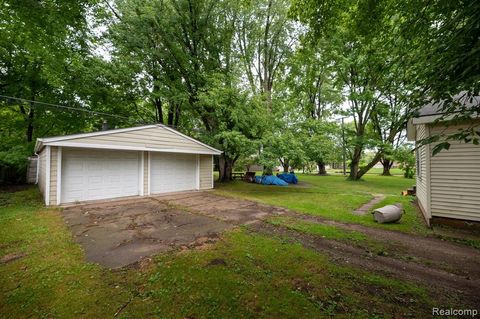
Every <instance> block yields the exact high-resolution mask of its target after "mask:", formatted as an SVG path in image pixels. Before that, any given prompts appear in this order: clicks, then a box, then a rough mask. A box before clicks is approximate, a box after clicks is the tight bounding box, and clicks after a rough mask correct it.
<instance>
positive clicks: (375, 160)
mask: <svg viewBox="0 0 480 319" xmlns="http://www.w3.org/2000/svg"><path fill="white" fill-rule="evenodd" d="M382 156H383V154H382V152H377V154H375V156H374V157H373V159H372V160H371V161H370V163H368V165H367V166H364V167H362V168H360V169H359V170H358V171H357V174H356V177H357V179H356V180H359V179H360V178H362V176H363V175H365V174H366V173H367V172H368V171H369V170H370V169H371V168H372V167H374V166H375V164H377V163H378V161H380V158H382Z"/></svg>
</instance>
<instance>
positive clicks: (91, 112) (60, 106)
mask: <svg viewBox="0 0 480 319" xmlns="http://www.w3.org/2000/svg"><path fill="white" fill-rule="evenodd" d="M0 97H1V98H4V99H6V100H14V101H23V102H29V103H36V104H40V105H45V106H50V107H56V108H61V109H67V110H73V111H80V112H86V113H90V114H95V115H103V116H110V117H115V118H119V119H123V120H128V121H131V120H130V118H128V117H126V116H121V115H116V114H109V113H104V112H97V111H92V110H87V109H82V108H78V107H72V106H65V105H59V104H52V103H46V102H40V101H33V100H28V99H23V98H19V97H13V96H7V95H1V94H0Z"/></svg>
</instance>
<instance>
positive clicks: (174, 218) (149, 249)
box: [63, 198, 233, 268]
mask: <svg viewBox="0 0 480 319" xmlns="http://www.w3.org/2000/svg"><path fill="white" fill-rule="evenodd" d="M63 215H64V219H65V222H66V223H67V225H69V227H70V229H71V231H72V233H73V235H74V236H75V240H76V241H77V242H78V243H80V244H81V245H82V246H83V247H84V249H85V252H86V257H87V260H88V261H90V262H95V263H99V264H101V265H104V266H107V267H110V268H118V267H122V266H126V265H129V264H132V263H136V262H138V261H139V260H141V259H142V258H144V257H148V256H151V255H153V254H156V253H159V252H165V251H168V250H172V249H175V248H181V247H187V248H194V247H199V246H202V245H205V244H208V243H211V242H213V241H215V240H216V238H218V233H221V232H223V231H224V230H226V229H230V228H232V227H233V226H232V225H230V224H228V223H225V222H222V221H220V220H217V219H214V218H210V217H207V216H202V215H198V214H192V213H189V212H186V211H184V210H180V209H176V208H172V207H171V206H169V205H167V204H166V203H160V202H158V201H156V200H153V199H150V198H142V199H135V200H128V201H117V202H105V203H96V204H90V205H78V206H72V207H67V208H65V209H64V211H63Z"/></svg>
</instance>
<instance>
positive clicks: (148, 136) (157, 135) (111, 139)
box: [68, 127, 211, 152]
mask: <svg viewBox="0 0 480 319" xmlns="http://www.w3.org/2000/svg"><path fill="white" fill-rule="evenodd" d="M68 142H69V143H79V144H82V143H83V144H85V143H86V144H100V145H120V146H134V147H135V146H136V147H139V146H140V147H146V148H156V149H177V150H195V151H199V152H201V151H211V150H210V149H207V148H206V147H205V146H202V145H200V144H198V143H195V142H194V141H190V140H188V139H186V138H184V137H182V136H180V135H178V134H176V133H174V132H171V131H169V130H167V129H165V128H162V127H154V128H149V129H142V130H137V131H129V132H121V133H115V132H113V133H112V134H106V135H100V136H91V137H84V138H76V139H72V140H69V141H68Z"/></svg>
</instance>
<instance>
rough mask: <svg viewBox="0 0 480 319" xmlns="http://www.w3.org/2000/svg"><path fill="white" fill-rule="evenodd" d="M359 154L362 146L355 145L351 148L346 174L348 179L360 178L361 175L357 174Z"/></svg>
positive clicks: (360, 154)
mask: <svg viewBox="0 0 480 319" xmlns="http://www.w3.org/2000/svg"><path fill="white" fill-rule="evenodd" d="M361 156H362V148H361V147H360V146H358V145H357V146H355V149H354V150H353V155H352V161H351V163H350V175H349V176H348V179H349V180H352V181H356V180H358V179H360V177H361V176H358V171H359V169H360V158H361Z"/></svg>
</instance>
